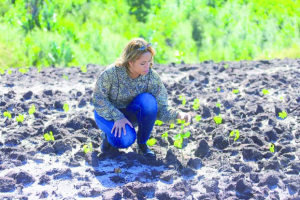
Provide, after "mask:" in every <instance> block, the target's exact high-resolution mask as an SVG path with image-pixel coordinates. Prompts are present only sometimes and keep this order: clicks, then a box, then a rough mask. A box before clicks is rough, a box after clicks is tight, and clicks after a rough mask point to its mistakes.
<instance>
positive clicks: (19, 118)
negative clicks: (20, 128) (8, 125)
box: [16, 114, 24, 123]
mask: <svg viewBox="0 0 300 200" xmlns="http://www.w3.org/2000/svg"><path fill="white" fill-rule="evenodd" d="M16 120H17V122H21V123H23V121H24V116H23V115H21V114H19V115H18V117H16Z"/></svg>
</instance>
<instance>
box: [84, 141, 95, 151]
mask: <svg viewBox="0 0 300 200" xmlns="http://www.w3.org/2000/svg"><path fill="white" fill-rule="evenodd" d="M82 149H83V151H84V153H87V152H89V151H93V144H92V143H91V142H90V143H89V145H87V144H85V145H83V147H82Z"/></svg>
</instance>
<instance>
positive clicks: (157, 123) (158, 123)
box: [154, 120, 164, 126]
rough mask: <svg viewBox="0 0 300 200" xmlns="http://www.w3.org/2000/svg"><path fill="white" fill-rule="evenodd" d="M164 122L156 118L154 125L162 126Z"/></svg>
mask: <svg viewBox="0 0 300 200" xmlns="http://www.w3.org/2000/svg"><path fill="white" fill-rule="evenodd" d="M163 123H164V122H163V121H160V120H155V122H154V125H158V126H161V125H162V124H163Z"/></svg>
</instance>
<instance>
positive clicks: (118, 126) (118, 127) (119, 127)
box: [111, 117, 133, 137]
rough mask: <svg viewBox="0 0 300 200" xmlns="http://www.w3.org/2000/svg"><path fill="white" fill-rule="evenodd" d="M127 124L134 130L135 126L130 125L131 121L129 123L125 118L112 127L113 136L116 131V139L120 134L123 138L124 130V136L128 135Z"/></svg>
mask: <svg viewBox="0 0 300 200" xmlns="http://www.w3.org/2000/svg"><path fill="white" fill-rule="evenodd" d="M126 124H129V126H131V128H133V126H132V124H131V123H130V121H128V120H127V119H126V118H125V117H124V118H123V119H120V120H117V121H115V124H114V126H113V127H112V129H111V134H113V132H114V130H115V137H117V135H118V134H119V137H121V133H122V128H123V130H124V135H126V128H125V125H126Z"/></svg>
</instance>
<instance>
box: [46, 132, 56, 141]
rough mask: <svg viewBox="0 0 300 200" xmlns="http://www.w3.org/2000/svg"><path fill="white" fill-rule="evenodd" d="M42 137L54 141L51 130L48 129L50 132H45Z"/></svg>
mask: <svg viewBox="0 0 300 200" xmlns="http://www.w3.org/2000/svg"><path fill="white" fill-rule="evenodd" d="M44 138H45V140H46V141H50V140H52V141H54V140H55V139H54V136H53V133H52V131H50V133H45V134H44Z"/></svg>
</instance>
